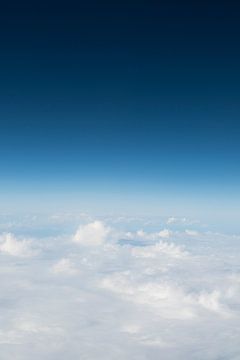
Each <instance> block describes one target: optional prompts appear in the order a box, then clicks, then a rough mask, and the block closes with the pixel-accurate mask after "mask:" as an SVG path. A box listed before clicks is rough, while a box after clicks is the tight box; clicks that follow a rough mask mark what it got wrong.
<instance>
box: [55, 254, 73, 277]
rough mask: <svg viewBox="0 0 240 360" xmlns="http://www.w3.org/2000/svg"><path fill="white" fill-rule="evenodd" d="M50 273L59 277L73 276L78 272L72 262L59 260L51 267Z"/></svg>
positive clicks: (65, 259)
mask: <svg viewBox="0 0 240 360" xmlns="http://www.w3.org/2000/svg"><path fill="white" fill-rule="evenodd" d="M52 271H53V273H54V274H59V275H62V274H63V275H74V274H76V273H77V272H78V271H77V269H76V268H75V266H74V264H73V263H72V261H71V260H70V259H67V258H64V259H61V260H59V261H58V262H57V263H56V264H54V265H53V266H52Z"/></svg>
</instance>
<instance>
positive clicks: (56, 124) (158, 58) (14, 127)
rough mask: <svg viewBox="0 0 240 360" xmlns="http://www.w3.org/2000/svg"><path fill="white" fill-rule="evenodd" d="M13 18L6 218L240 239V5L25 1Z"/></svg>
mask: <svg viewBox="0 0 240 360" xmlns="http://www.w3.org/2000/svg"><path fill="white" fill-rule="evenodd" d="M0 20H1V31H0V40H1V46H0V51H1V59H0V76H1V84H0V96H1V102H0V151H1V158H0V166H1V178H0V185H1V188H0V194H1V199H2V200H1V210H2V211H4V210H5V209H8V210H16V211H21V210H22V209H23V208H24V209H25V208H26V210H29V209H33V210H34V211H35V210H38V209H40V210H41V211H42V210H43V211H45V209H46V208H51V207H52V208H53V210H54V209H55V208H56V209H58V208H59V207H60V208H61V209H64V208H65V209H67V210H68V209H79V210H85V209H87V210H90V211H93V212H98V213H99V212H101V211H102V212H105V213H107V212H119V213H121V212H124V213H125V212H126V213H128V212H129V213H138V212H140V213H146V214H155V215H157V214H159V213H160V214H164V212H165V213H166V215H167V216H168V215H169V216H170V215H172V214H173V215H175V214H176V215H179V216H185V215H187V216H191V215H192V216H193V217H197V218H198V217H199V218H203V220H206V219H207V220H208V221H209V222H212V223H219V224H220V223H221V226H226V228H227V227H228V228H229V227H232V228H233V229H236V230H238V217H239V200H240V196H239V195H240V192H239V180H240V171H239V155H240V144H239V135H240V121H239V115H240V109H239V84H240V81H239V80H240V79H239V77H240V76H239V75H240V72H239V60H240V50H239V49H240V47H239V32H240V27H239V23H240V22H239V5H237V4H231V3H228V4H226V3H222V2H220V3H218V5H215V4H201V5H198V4H190V3H188V2H186V3H181V4H180V3H179V2H174V1H170V2H168V3H167V2H165V3H161V4H156V3H155V2H151V1H150V2H148V3H146V2H144V1H140V2H139V3H138V5H136V4H134V2H131V1H130V2H128V3H124V2H114V4H113V3H110V2H105V3H104V4H100V3H99V2H96V1H93V2H90V3H88V4H87V3H85V2H82V1H80V2H78V3H77V4H76V3H71V2H70V3H69V4H68V5H66V4H64V3H62V2H60V3H59V2H58V3H57V4H56V3H54V2H50V3H48V4H46V3H44V2H42V3H41V4H33V3H30V2H29V3H24V4H19V3H17V2H16V3H11V5H7V4H5V5H3V8H2V11H1V15H0ZM223 223H224V224H223ZM222 224H223V225H222Z"/></svg>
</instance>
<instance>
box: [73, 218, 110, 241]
mask: <svg viewBox="0 0 240 360" xmlns="http://www.w3.org/2000/svg"><path fill="white" fill-rule="evenodd" d="M109 232H110V228H109V227H106V226H105V225H104V223H103V222H101V221H94V222H92V223H89V224H87V225H81V226H79V228H78V230H77V232H76V234H75V235H74V237H73V241H74V242H75V243H77V244H80V245H83V246H98V245H102V244H103V243H104V242H105V240H106V238H107V236H108V234H109Z"/></svg>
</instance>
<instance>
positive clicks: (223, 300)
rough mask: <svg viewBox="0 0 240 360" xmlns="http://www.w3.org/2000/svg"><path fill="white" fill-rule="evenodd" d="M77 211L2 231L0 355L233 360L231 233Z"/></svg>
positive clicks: (237, 290) (235, 275) (237, 330)
mask: <svg viewBox="0 0 240 360" xmlns="http://www.w3.org/2000/svg"><path fill="white" fill-rule="evenodd" d="M77 219H78V220H76V219H74V222H73V223H72V227H70V226H68V225H67V222H65V221H64V220H61V224H65V225H63V226H66V229H65V231H64V232H63V234H62V236H61V235H59V234H58V235H57V236H45V237H44V236H43V234H44V231H41V233H39V237H38V238H36V239H34V241H30V240H27V238H26V236H24V234H21V235H20V234H16V235H13V234H9V233H5V234H3V235H1V237H0V254H1V263H0V285H1V294H0V310H1V311H0V313H1V322H0V347H1V360H9V359H12V358H14V359H16V360H22V359H24V360H30V359H36V360H42V359H49V360H50V359H59V360H65V359H66V357H67V358H69V359H91V360H105V359H106V354H107V357H108V358H109V359H114V360H123V359H124V360H132V359H137V360H148V359H151V360H158V359H159V358H161V359H164V360H178V359H191V360H202V359H204V360H216V359H229V360H230V359H231V360H233V359H234V360H237V359H239V358H240V351H239V336H240V311H239V309H240V300H239V299H240V276H239V261H240V256H239V253H240V252H239V241H238V240H239V238H238V237H236V236H230V235H220V234H217V233H211V232H207V233H203V232H201V229H198V230H194V231H196V232H197V234H196V235H197V237H196V238H194V239H193V238H192V237H193V236H196V235H195V233H192V232H191V231H192V230H190V232H189V231H187V230H184V229H183V230H182V231H181V232H177V231H170V230H168V229H164V227H162V226H159V228H156V227H155V225H156V224H154V230H153V231H150V230H149V225H148V224H147V221H146V219H142V224H140V226H139V222H138V223H137V224H136V225H135V223H133V222H129V221H125V220H124V219H121V222H120V223H119V222H118V221H115V222H114V219H111V222H110V218H108V220H106V219H104V218H101V219H102V221H99V220H96V221H94V220H89V219H86V218H81V219H82V222H86V221H88V223H87V224H86V223H80V226H79V227H78V230H77V232H76V233H75V234H74V230H72V229H74V228H76V227H75V221H80V220H79V217H77ZM54 221H55V220H54ZM124 221H125V223H124ZM49 224H50V225H49ZM49 224H48V225H47V226H48V228H49V227H50V228H51V226H53V222H52V219H50V223H49ZM114 224H115V225H114ZM144 224H147V225H144ZM31 226H32V225H29V228H30V227H31ZM25 228H26V227H25ZM61 229H63V228H62V227H61ZM69 229H70V230H69ZM139 229H141V230H139ZM67 231H69V232H68V233H67ZM66 233H67V235H66ZM122 239H125V240H126V241H120V240H122ZM76 245H80V246H76ZM36 248H37V249H38V248H41V252H40V253H38V256H36V257H32V256H31V255H32V254H33V253H34V251H35V249H36ZM10 255H11V256H10Z"/></svg>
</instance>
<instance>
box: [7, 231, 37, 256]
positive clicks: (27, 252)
mask: <svg viewBox="0 0 240 360" xmlns="http://www.w3.org/2000/svg"><path fill="white" fill-rule="evenodd" d="M31 245H32V243H31V241H30V240H18V239H17V238H16V237H15V236H14V235H13V234H11V233H5V234H3V235H1V236H0V252H2V253H5V254H8V255H12V256H20V257H29V256H33V255H34V254H36V251H34V250H33V249H32V247H31Z"/></svg>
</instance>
